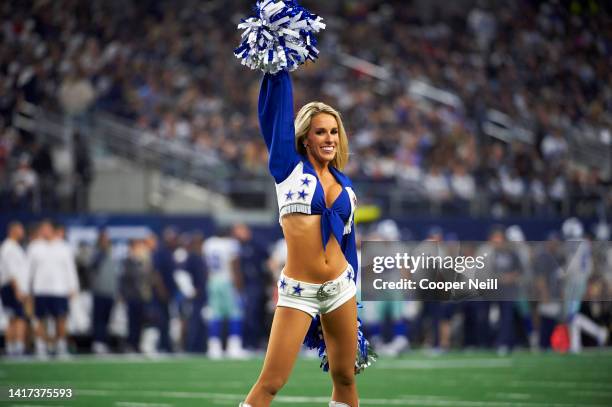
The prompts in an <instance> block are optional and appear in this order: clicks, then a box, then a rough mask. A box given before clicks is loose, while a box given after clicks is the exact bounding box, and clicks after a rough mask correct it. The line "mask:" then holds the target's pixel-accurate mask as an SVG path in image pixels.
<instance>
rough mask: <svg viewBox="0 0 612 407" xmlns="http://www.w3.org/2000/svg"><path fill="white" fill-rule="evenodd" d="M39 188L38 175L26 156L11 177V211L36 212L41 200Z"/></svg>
mask: <svg viewBox="0 0 612 407" xmlns="http://www.w3.org/2000/svg"><path fill="white" fill-rule="evenodd" d="M38 186H39V184H38V175H36V172H34V170H33V169H32V167H31V166H30V159H29V157H27V156H26V155H24V156H22V157H21V158H20V159H19V166H18V167H17V169H16V170H15V172H14V173H13V175H12V177H11V191H12V196H11V207H12V208H11V209H13V210H17V211H21V210H24V209H25V210H31V211H36V210H37V209H38V201H39V198H40V197H39V194H38V192H39V191H38Z"/></svg>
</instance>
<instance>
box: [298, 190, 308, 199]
mask: <svg viewBox="0 0 612 407" xmlns="http://www.w3.org/2000/svg"><path fill="white" fill-rule="evenodd" d="M307 196H308V192H306V191H304V190H303V189H302V190H301V191H300V192H298V199H303V200H306V197H307Z"/></svg>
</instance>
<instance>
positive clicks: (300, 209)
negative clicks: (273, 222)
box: [279, 203, 312, 217]
mask: <svg viewBox="0 0 612 407" xmlns="http://www.w3.org/2000/svg"><path fill="white" fill-rule="evenodd" d="M311 211H312V209H311V208H310V205H309V204H304V203H292V204H288V205H285V206H283V207H282V208H281V209H280V212H279V217H282V216H283V215H286V214H288V213H305V214H307V215H310V214H311V213H312V212H311Z"/></svg>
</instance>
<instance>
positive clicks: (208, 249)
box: [202, 236, 240, 279]
mask: <svg viewBox="0 0 612 407" xmlns="http://www.w3.org/2000/svg"><path fill="white" fill-rule="evenodd" d="M239 250H240V244H239V243H238V241H237V240H236V239H233V238H231V237H217V236H213V237H210V238H208V239H206V241H205V242H204V244H203V245H202V254H203V255H204V259H205V260H206V266H207V267H208V272H209V274H210V276H211V277H213V276H214V277H215V278H221V277H224V278H228V279H230V278H231V276H232V262H233V261H234V259H235V258H236V257H237V256H238V254H239Z"/></svg>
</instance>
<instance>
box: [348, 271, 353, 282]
mask: <svg viewBox="0 0 612 407" xmlns="http://www.w3.org/2000/svg"><path fill="white" fill-rule="evenodd" d="M346 279H347V280H352V279H353V273H351V270H349V271H348V272H347V273H346Z"/></svg>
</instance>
